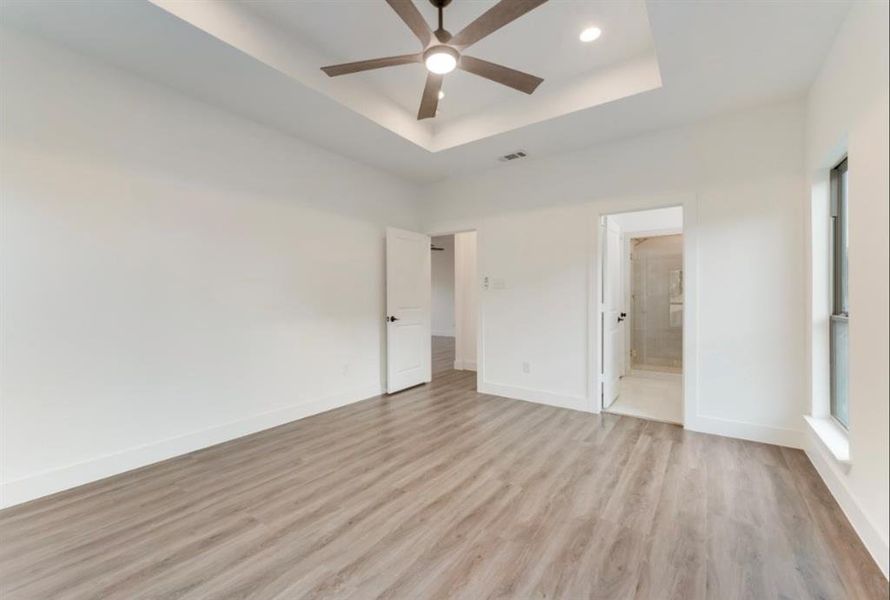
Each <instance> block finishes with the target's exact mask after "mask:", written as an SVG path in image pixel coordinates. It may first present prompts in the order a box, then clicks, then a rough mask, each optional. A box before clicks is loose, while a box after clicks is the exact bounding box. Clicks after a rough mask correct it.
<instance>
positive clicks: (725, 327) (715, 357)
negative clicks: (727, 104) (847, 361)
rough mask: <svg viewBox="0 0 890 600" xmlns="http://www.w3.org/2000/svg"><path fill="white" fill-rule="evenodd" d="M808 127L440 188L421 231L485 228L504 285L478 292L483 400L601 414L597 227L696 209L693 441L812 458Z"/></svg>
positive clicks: (520, 169) (689, 135)
mask: <svg viewBox="0 0 890 600" xmlns="http://www.w3.org/2000/svg"><path fill="white" fill-rule="evenodd" d="M803 127H804V111H803V106H802V104H801V103H800V102H791V103H785V104H780V105H775V106H768V107H763V108H759V109H755V110H750V111H747V112H744V113H740V114H736V115H731V116H727V117H723V118H719V119H715V120H712V121H709V122H705V123H701V124H698V125H695V126H691V127H685V128H680V129H674V130H668V131H663V132H658V133H654V134H650V135H646V136H643V137H639V138H635V139H630V140H626V141H621V142H616V143H612V144H608V145H602V146H597V147H594V148H591V149H588V150H585V151H580V152H575V153H570V154H564V155H561V156H557V157H553V158H547V159H541V160H535V159H530V160H528V161H527V162H524V163H523V162H521V163H517V164H511V165H506V166H504V167H502V168H499V169H496V170H492V171H489V172H485V173H481V174H477V175H474V176H469V177H465V178H461V179H454V180H448V181H444V182H441V183H438V184H435V185H432V186H430V187H429V189H428V190H426V192H425V193H424V197H428V198H430V206H429V213H428V216H427V219H428V220H427V224H426V225H427V227H426V229H427V230H432V231H449V230H451V231H456V230H461V229H476V230H477V231H478V252H479V255H478V259H479V270H480V271H479V277H480V278H484V277H486V276H488V277H490V278H491V280H492V282H499V283H500V284H501V287H500V288H498V286H496V285H495V286H492V287H491V288H489V289H488V290H483V291H482V292H481V298H480V303H481V314H482V322H481V324H480V327H481V328H482V347H483V355H482V357H481V361H480V363H481V364H480V366H481V368H482V370H483V372H482V378H483V381H482V386H483V388H484V389H486V390H488V391H491V392H493V393H501V394H505V395H510V396H513V397H519V398H525V399H530V400H537V401H541V402H550V403H552V404H559V405H563V406H569V407H573V408H578V409H588V410H589V409H593V408H594V406H595V401H594V394H593V390H589V387H592V386H588V382H589V378H588V376H589V375H590V372H591V365H593V364H595V363H596V360H595V359H596V357H595V356H594V355H593V354H592V352H594V351H595V347H596V344H594V343H592V342H591V340H590V339H589V336H588V315H589V313H588V308H589V305H588V300H589V291H590V287H589V280H590V277H591V270H590V265H591V263H592V262H594V261H595V257H594V256H593V245H592V239H593V237H592V236H593V230H594V227H595V215H596V214H597V213H598V212H599V211H601V210H604V207H607V208H608V209H609V210H610V211H611V210H627V209H634V208H648V207H650V206H658V205H659V204H660V205H662V206H668V205H672V204H676V203H677V202H676V198H678V197H683V198H689V197H691V198H693V200H692V204H693V206H691V208H692V209H694V210H692V211H687V214H686V216H687V217H689V218H694V219H695V220H694V222H692V223H689V224H688V225H684V235H685V236H686V237H687V238H689V239H691V240H692V242H691V243H694V244H696V246H697V249H698V253H697V255H698V257H699V260H698V265H697V274H690V276H692V275H697V276H698V279H699V284H698V287H697V289H698V292H699V293H698V297H697V298H688V299H687V301H688V303H694V302H696V301H697V302H698V306H699V310H698V331H699V333H698V334H696V335H697V340H693V342H695V343H697V355H696V358H695V363H696V364H694V365H690V364H689V363H688V361H687V362H686V368H687V370H690V369H691V370H693V371H694V372H696V373H698V375H697V376H696V377H697V380H696V382H697V387H698V397H697V406H694V407H693V410H694V411H695V412H694V414H691V415H690V414H687V417H686V422H687V426H689V427H691V428H694V429H700V430H705V431H711V432H715V433H724V434H731V435H737V436H739V437H747V438H752V439H760V440H765V441H772V442H778V443H784V444H788V445H796V446H799V445H801V444H802V427H803V423H802V420H801V415H802V414H803V412H804V410H805V406H806V381H805V376H804V360H805V344H804V342H805V334H804V328H805V327H804V325H805V324H804V319H803V317H802V315H801V306H802V304H803V301H804V276H803V265H804V252H803V248H804V243H803V211H802V204H803V198H804V194H805V184H804V167H803V147H802V140H803ZM777 257H781V260H778V259H777ZM687 271H688V269H687ZM523 363H528V365H529V369H528V371H529V372H527V373H526V372H523V368H522V367H523Z"/></svg>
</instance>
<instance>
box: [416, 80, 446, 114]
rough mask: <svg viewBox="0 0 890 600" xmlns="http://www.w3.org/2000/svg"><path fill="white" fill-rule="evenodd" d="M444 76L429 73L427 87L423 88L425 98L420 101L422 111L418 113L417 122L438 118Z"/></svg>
mask: <svg viewBox="0 0 890 600" xmlns="http://www.w3.org/2000/svg"><path fill="white" fill-rule="evenodd" d="M443 78H444V75H437V74H436V73H427V76H426V85H425V86H423V97H422V98H421V99H420V110H418V111H417V120H418V121H421V120H423V119H429V118H431V117H435V116H436V109H437V108H439V90H441V89H442V79H443Z"/></svg>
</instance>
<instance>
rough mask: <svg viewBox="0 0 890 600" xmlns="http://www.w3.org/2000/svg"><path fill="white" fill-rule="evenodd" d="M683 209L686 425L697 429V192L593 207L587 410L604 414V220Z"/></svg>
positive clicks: (598, 203)
mask: <svg viewBox="0 0 890 600" xmlns="http://www.w3.org/2000/svg"><path fill="white" fill-rule="evenodd" d="M678 206H679V207H682V209H683V283H684V298H683V300H684V303H683V426H684V427H685V428H687V429H697V428H698V426H697V417H698V363H699V360H698V269H699V258H698V235H699V232H698V198H697V197H696V195H695V194H693V193H681V194H671V195H653V196H636V197H627V198H615V199H609V200H600V201H595V202H593V203H592V206H591V214H590V221H589V226H588V232H589V233H590V235H589V238H588V239H589V244H588V302H587V324H588V327H587V347H588V361H589V366H588V370H587V373H588V376H587V406H588V410H589V411H590V412H593V413H599V412H601V411H602V409H603V401H602V394H601V373H602V360H603V348H602V340H603V337H602V333H603V332H602V326H601V323H600V316H599V312H600V290H601V289H602V286H603V268H602V260H601V258H602V257H601V250H600V249H601V244H602V240H601V236H600V227H599V224H600V222H601V219H602V217H606V216H610V215H617V214H621V213H629V212H639V211H644V210H653V209H658V208H673V207H678Z"/></svg>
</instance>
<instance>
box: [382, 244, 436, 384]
mask: <svg viewBox="0 0 890 600" xmlns="http://www.w3.org/2000/svg"><path fill="white" fill-rule="evenodd" d="M430 287H431V284H430V238H429V236H427V235H423V234H422V233H414V232H413V231H404V230H402V229H395V228H393V227H387V228H386V391H387V393H390V394H392V393H393V392H398V391H399V390H404V389H405V388H409V387H411V386H414V385H418V384H421V383H427V382H428V381H430V380H431V379H432V369H431V360H432V359H431V355H430Z"/></svg>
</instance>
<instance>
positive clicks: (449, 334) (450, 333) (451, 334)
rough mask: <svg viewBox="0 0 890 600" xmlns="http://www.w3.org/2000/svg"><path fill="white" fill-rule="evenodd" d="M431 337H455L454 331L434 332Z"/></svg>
mask: <svg viewBox="0 0 890 600" xmlns="http://www.w3.org/2000/svg"><path fill="white" fill-rule="evenodd" d="M430 335H432V336H433V337H450V338H453V337H454V331H432V332H430Z"/></svg>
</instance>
